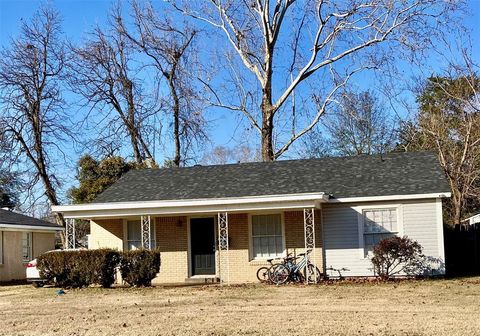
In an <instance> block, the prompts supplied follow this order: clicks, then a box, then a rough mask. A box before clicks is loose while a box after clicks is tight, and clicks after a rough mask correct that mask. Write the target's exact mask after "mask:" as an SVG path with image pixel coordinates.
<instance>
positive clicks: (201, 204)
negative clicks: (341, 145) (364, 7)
mask: <svg viewBox="0 0 480 336" xmlns="http://www.w3.org/2000/svg"><path fill="white" fill-rule="evenodd" d="M450 196H451V193H449V192H446V193H430V194H411V195H389V196H368V197H343V198H329V195H326V194H325V193H323V192H322V193H304V194H288V195H266V196H251V197H229V198H215V199H192V200H164V201H145V202H111V203H93V204H76V205H57V206H52V211H53V212H56V213H63V215H64V217H65V218H83V219H92V218H103V217H115V216H116V217H122V216H135V215H137V216H141V215H145V216H148V215H165V216H168V215H195V214H206V213H209V214H215V213H218V212H229V213H234V212H249V211H279V210H285V209H304V208H317V209H318V208H320V204H321V203H324V202H327V203H354V202H356V203H359V202H375V201H379V202H380V201H396V200H415V199H429V198H445V197H450Z"/></svg>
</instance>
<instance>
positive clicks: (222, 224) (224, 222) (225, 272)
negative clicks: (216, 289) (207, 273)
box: [218, 212, 230, 284]
mask: <svg viewBox="0 0 480 336" xmlns="http://www.w3.org/2000/svg"><path fill="white" fill-rule="evenodd" d="M228 251H229V241H228V213H226V212H219V213H218V258H219V275H220V283H224V282H226V283H227V284H229V283H230V263H229V260H228V254H229V253H228Z"/></svg>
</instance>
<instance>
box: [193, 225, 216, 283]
mask: <svg viewBox="0 0 480 336" xmlns="http://www.w3.org/2000/svg"><path fill="white" fill-rule="evenodd" d="M190 246H191V258H192V275H214V274H215V221H214V219H213V218H192V219H190Z"/></svg>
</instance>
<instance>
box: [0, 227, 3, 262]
mask: <svg viewBox="0 0 480 336" xmlns="http://www.w3.org/2000/svg"><path fill="white" fill-rule="evenodd" d="M0 265H3V231H0Z"/></svg>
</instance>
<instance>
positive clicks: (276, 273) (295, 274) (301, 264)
mask: <svg viewBox="0 0 480 336" xmlns="http://www.w3.org/2000/svg"><path fill="white" fill-rule="evenodd" d="M311 252H312V250H307V252H306V253H300V254H299V255H298V257H297V258H293V257H291V258H285V263H283V264H278V265H277V266H276V267H275V269H273V270H272V274H271V277H270V280H271V281H272V282H273V283H274V284H276V285H281V284H284V283H286V282H287V281H288V280H290V281H293V282H306V283H318V282H320V281H321V280H322V278H323V274H322V272H320V270H319V269H318V267H316V266H315V265H314V264H313V263H312V262H310V259H309V254H310V253H311ZM296 259H300V261H298V262H296Z"/></svg>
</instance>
